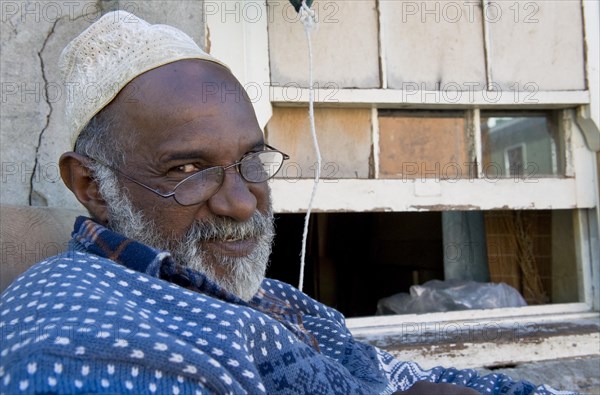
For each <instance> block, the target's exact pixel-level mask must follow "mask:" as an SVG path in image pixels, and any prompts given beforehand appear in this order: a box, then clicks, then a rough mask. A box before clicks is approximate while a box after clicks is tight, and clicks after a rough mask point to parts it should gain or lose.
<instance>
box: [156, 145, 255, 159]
mask: <svg viewBox="0 0 600 395" xmlns="http://www.w3.org/2000/svg"><path fill="white" fill-rule="evenodd" d="M264 147H265V142H264V140H260V141H258V142H256V143H255V144H254V145H252V146H251V148H249V149H248V150H246V151H245V152H244V153H246V152H251V151H254V150H256V149H258V148H261V149H262V148H264ZM207 156H208V155H207V153H206V152H203V151H202V150H198V149H195V150H190V151H178V152H172V153H169V154H167V155H165V156H164V157H163V160H164V161H165V162H176V161H182V160H198V159H202V158H206V157H207Z"/></svg>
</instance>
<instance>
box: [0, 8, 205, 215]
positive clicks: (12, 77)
mask: <svg viewBox="0 0 600 395" xmlns="http://www.w3.org/2000/svg"><path fill="white" fill-rule="evenodd" d="M203 4H204V2H203V1H202V0H183V1H182V0H178V1H168V0H165V1H97V2H96V1H4V0H3V1H2V2H0V6H1V18H0V23H1V30H0V50H1V55H0V62H1V63H0V66H1V67H0V70H1V77H0V78H1V85H2V97H1V100H2V102H1V106H0V108H1V110H0V111H1V112H0V128H1V134H0V136H1V137H0V154H1V157H0V160H1V162H2V182H1V184H0V185H1V187H0V202H1V203H3V204H17V205H28V204H31V205H41V206H46V205H47V206H61V207H77V206H78V205H79V203H78V202H77V201H76V200H75V198H74V197H73V196H72V195H71V193H70V192H69V191H68V190H67V188H66V187H65V186H64V185H63V183H62V181H61V179H60V175H59V171H58V165H57V161H58V158H59V157H60V155H61V153H63V152H65V151H68V150H70V148H71V147H70V139H69V136H68V134H67V133H66V129H65V128H64V124H65V122H64V103H65V100H67V99H68V97H69V94H68V93H69V90H68V86H65V85H64V84H63V83H62V82H61V80H60V75H59V72H58V69H57V66H56V65H57V62H58V57H59V55H60V52H61V51H62V49H63V48H64V46H65V45H66V44H67V43H68V42H69V41H70V40H71V39H72V38H73V37H75V36H76V35H77V34H78V33H79V32H81V31H82V30H84V29H85V28H86V27H88V26H89V25H90V24H91V23H93V22H94V21H95V20H97V19H98V18H99V17H100V16H101V15H103V14H104V13H106V12H108V11H112V10H115V9H123V10H126V11H129V12H132V13H134V14H136V15H138V16H139V17H141V18H143V19H145V20H147V21H148V22H150V23H166V24H170V25H174V26H176V27H178V28H180V29H182V30H183V31H185V32H186V33H188V34H189V35H190V36H192V37H193V38H194V40H195V41H196V42H197V43H199V44H200V45H203V44H204V23H203Z"/></svg>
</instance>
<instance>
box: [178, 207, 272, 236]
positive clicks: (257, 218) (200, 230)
mask: <svg viewBox="0 0 600 395" xmlns="http://www.w3.org/2000/svg"><path fill="white" fill-rule="evenodd" d="M273 222H274V219H273V213H272V212H271V211H270V210H269V212H267V213H265V214H263V213H260V212H259V211H256V212H254V214H253V215H252V217H251V218H250V219H248V220H247V221H244V222H238V221H235V220H233V219H231V218H228V217H212V218H209V219H204V220H202V221H196V222H194V223H193V224H192V226H191V227H190V229H189V230H188V232H187V235H186V239H187V240H197V241H205V240H206V241H207V240H219V241H224V240H240V239H250V238H263V237H267V238H270V237H272V236H273V234H274V231H273V228H274V225H273Z"/></svg>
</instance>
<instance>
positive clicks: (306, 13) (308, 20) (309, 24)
mask: <svg viewBox="0 0 600 395" xmlns="http://www.w3.org/2000/svg"><path fill="white" fill-rule="evenodd" d="M299 13H300V20H301V21H302V23H304V32H305V33H306V42H307V44H308V117H309V120H310V134H311V135H312V140H313V147H314V149H315V153H316V155H317V166H316V169H315V179H314V184H313V189H312V194H311V195H310V201H309V202H308V208H307V209H306V216H305V217H304V233H303V234H302V252H301V254H300V255H301V257H300V281H299V284H298V289H299V290H300V291H302V287H303V285H304V266H305V258H306V239H307V237H308V222H309V220H310V212H311V209H312V205H313V201H314V199H315V195H316V194H317V187H318V185H319V178H320V177H321V151H320V150H319V142H318V140H317V131H316V128H315V109H314V102H315V92H314V88H313V59H312V44H311V40H310V33H311V30H312V28H313V27H314V26H315V23H316V21H315V12H314V11H313V10H311V9H310V7H308V6H307V5H306V0H302V6H301V7H300V12H299Z"/></svg>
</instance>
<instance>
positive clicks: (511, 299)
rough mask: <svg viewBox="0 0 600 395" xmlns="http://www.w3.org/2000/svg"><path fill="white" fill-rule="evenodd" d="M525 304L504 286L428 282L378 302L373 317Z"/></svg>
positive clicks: (510, 288)
mask: <svg viewBox="0 0 600 395" xmlns="http://www.w3.org/2000/svg"><path fill="white" fill-rule="evenodd" d="M526 305H527V303H526V302H525V299H523V297H522V296H521V294H520V293H519V292H518V291H517V290H516V289H514V288H513V287H511V286H510V285H508V284H505V283H498V284H495V283H478V282H475V281H465V280H448V281H440V280H431V281H427V282H426V283H425V284H423V285H413V286H412V287H410V294H407V293H399V294H395V295H392V296H389V297H387V298H383V299H380V300H379V302H378V303H377V314H378V315H385V314H411V313H432V312H439V311H453V310H468V309H493V308H498V307H520V306H526Z"/></svg>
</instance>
